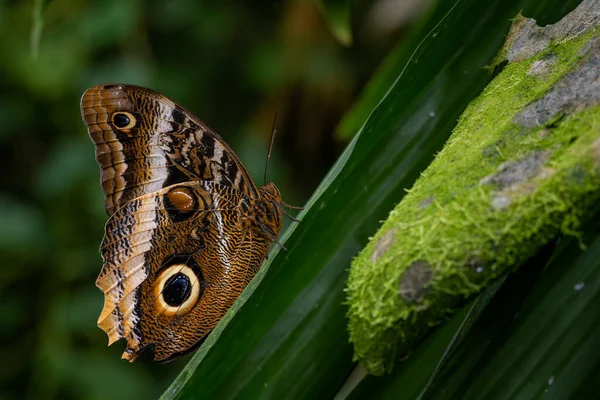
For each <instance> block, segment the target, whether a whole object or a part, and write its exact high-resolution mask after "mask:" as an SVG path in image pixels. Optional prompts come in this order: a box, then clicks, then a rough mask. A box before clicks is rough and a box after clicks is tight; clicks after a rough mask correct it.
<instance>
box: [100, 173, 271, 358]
mask: <svg viewBox="0 0 600 400" xmlns="http://www.w3.org/2000/svg"><path fill="white" fill-rule="evenodd" d="M247 206H248V204H247V198H245V197H244V196H242V195H241V194H240V192H239V191H237V190H235V189H233V188H232V187H231V186H227V185H223V184H220V183H215V182H206V181H203V182H200V181H195V182H185V183H178V184H175V185H172V186H169V187H166V188H161V189H159V190H157V191H156V192H153V193H149V194H144V195H142V196H139V197H137V198H135V199H132V200H130V201H129V202H127V203H125V204H124V205H123V207H121V208H119V209H118V210H117V211H116V212H115V213H114V214H113V215H112V216H111V218H110V219H109V221H108V223H107V224H106V232H105V237H104V240H103V243H102V247H101V253H102V257H103V259H104V266H103V268H102V272H101V273H100V276H99V277H98V280H97V281H96V285H97V286H98V287H99V288H100V289H101V290H102V291H103V292H104V294H105V303H104V308H103V310H102V313H101V315H100V318H99V319H98V325H99V326H100V327H101V328H102V329H103V330H104V331H105V332H106V333H107V334H108V337H109V344H112V343H113V342H115V341H116V340H118V339H120V338H125V339H126V341H127V348H126V350H125V352H124V353H123V358H125V359H128V360H130V361H133V360H134V359H135V358H136V357H137V355H138V354H139V353H140V352H141V351H142V350H144V349H145V348H148V347H150V348H153V349H154V358H155V360H157V361H166V360H169V359H172V358H174V357H176V356H178V355H181V354H183V353H186V352H188V351H190V350H192V349H194V348H195V347H196V346H197V345H198V344H199V343H201V340H202V338H203V337H205V336H206V335H207V334H208V333H209V332H210V331H211V330H212V329H213V327H214V326H215V325H216V324H217V322H218V321H219V320H220V319H221V318H222V317H223V315H224V314H225V312H226V311H227V310H228V309H229V307H231V305H232V304H233V302H234V301H235V300H236V299H237V297H238V296H239V294H240V293H241V292H242V290H243V289H244V287H245V286H246V285H247V284H248V282H249V281H250V280H251V279H252V277H253V276H254V275H255V273H256V272H257V271H258V269H259V268H260V265H261V263H262V261H263V260H264V258H265V256H266V253H267V251H268V248H269V244H270V242H269V240H268V239H267V238H266V237H265V235H264V233H263V232H262V230H261V229H259V228H257V227H255V226H254V225H253V224H251V223H248V220H247V218H245V211H244V210H247Z"/></svg>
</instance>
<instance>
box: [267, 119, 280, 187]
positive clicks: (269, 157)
mask: <svg viewBox="0 0 600 400" xmlns="http://www.w3.org/2000/svg"><path fill="white" fill-rule="evenodd" d="M275 122H277V110H275V116H274V117H273V126H272V127H271V139H269V152H268V153H267V162H266V164H265V176H264V182H265V183H264V184H265V185H266V184H267V171H268V170H269V160H270V159H271V150H272V149H273V142H274V141H275V132H277V131H276V130H275Z"/></svg>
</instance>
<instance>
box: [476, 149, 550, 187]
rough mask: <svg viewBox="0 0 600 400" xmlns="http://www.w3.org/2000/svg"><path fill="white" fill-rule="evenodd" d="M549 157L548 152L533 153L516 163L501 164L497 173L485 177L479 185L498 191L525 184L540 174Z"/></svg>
mask: <svg viewBox="0 0 600 400" xmlns="http://www.w3.org/2000/svg"><path fill="white" fill-rule="evenodd" d="M549 155H550V152H548V151H544V152H540V151H534V152H532V153H530V154H529V155H528V156H527V157H525V158H522V159H520V160H518V161H514V162H507V163H502V164H501V165H500V166H499V167H498V172H497V173H495V174H492V175H488V176H486V177H485V178H483V179H482V180H481V181H480V183H481V184H482V185H487V184H493V185H496V188H497V189H498V190H503V189H506V188H508V187H511V186H514V185H517V184H520V183H523V182H526V181H528V180H530V179H531V178H533V177H534V176H536V175H537V174H538V173H539V172H540V170H541V169H542V167H543V166H544V163H545V162H546V160H547V159H548V157H549Z"/></svg>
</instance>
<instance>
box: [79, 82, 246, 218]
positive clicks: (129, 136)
mask: <svg viewBox="0 0 600 400" xmlns="http://www.w3.org/2000/svg"><path fill="white" fill-rule="evenodd" d="M81 114H82V117H83V120H84V122H85V124H86V125H87V127H88V131H89V134H90V137H91V138H92V141H93V142H94V144H95V145H96V160H97V161H98V164H99V165H100V169H101V183H102V189H103V190H104V194H105V208H106V212H107V213H108V214H109V215H112V214H113V213H114V212H115V211H116V210H117V209H118V208H119V207H121V206H123V205H124V204H126V203H127V202H129V201H130V200H132V199H135V198H136V197H139V196H142V195H145V194H149V193H152V192H155V191H158V190H160V189H162V188H165V187H167V186H170V185H172V184H175V183H180V182H186V181H192V180H199V181H206V182H213V183H216V184H219V185H222V186H227V187H232V188H234V189H235V190H238V191H239V192H241V193H243V194H244V195H246V196H249V197H253V198H256V197H257V189H256V186H255V185H254V183H253V181H252V179H251V177H250V175H249V174H248V172H247V171H246V169H245V167H244V166H243V164H242V163H241V162H240V160H239V159H238V158H237V156H236V155H235V153H234V152H233V151H232V150H231V149H230V148H229V147H228V146H227V144H226V143H225V142H224V141H223V140H222V139H221V138H220V137H219V135H217V134H216V133H215V132H214V131H212V130H211V129H210V128H209V127H208V126H207V125H206V124H205V123H204V122H202V121H201V120H200V119H198V118H197V117H195V116H194V115H193V114H191V113H190V112H189V111H187V110H186V109H184V108H183V107H181V106H180V105H178V104H177V103H175V102H174V101H172V100H170V99H168V98H167V97H165V96H163V95H161V94H160V93H158V92H155V91H153V90H150V89H146V88H142V87H138V86H133V85H124V84H109V85H98V86H94V87H92V88H90V89H88V90H87V91H86V92H85V93H84V95H83V97H82V99H81Z"/></svg>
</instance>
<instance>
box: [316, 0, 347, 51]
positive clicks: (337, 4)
mask: <svg viewBox="0 0 600 400" xmlns="http://www.w3.org/2000/svg"><path fill="white" fill-rule="evenodd" d="M317 5H318V6H319V8H320V9H321V12H322V13H323V15H325V17H326V19H327V22H328V23H329V29H331V33H333V36H335V38H336V39H337V40H338V41H339V42H340V43H341V44H343V45H344V46H350V45H351V44H352V29H351V26H350V10H351V2H350V1H348V0H317Z"/></svg>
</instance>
